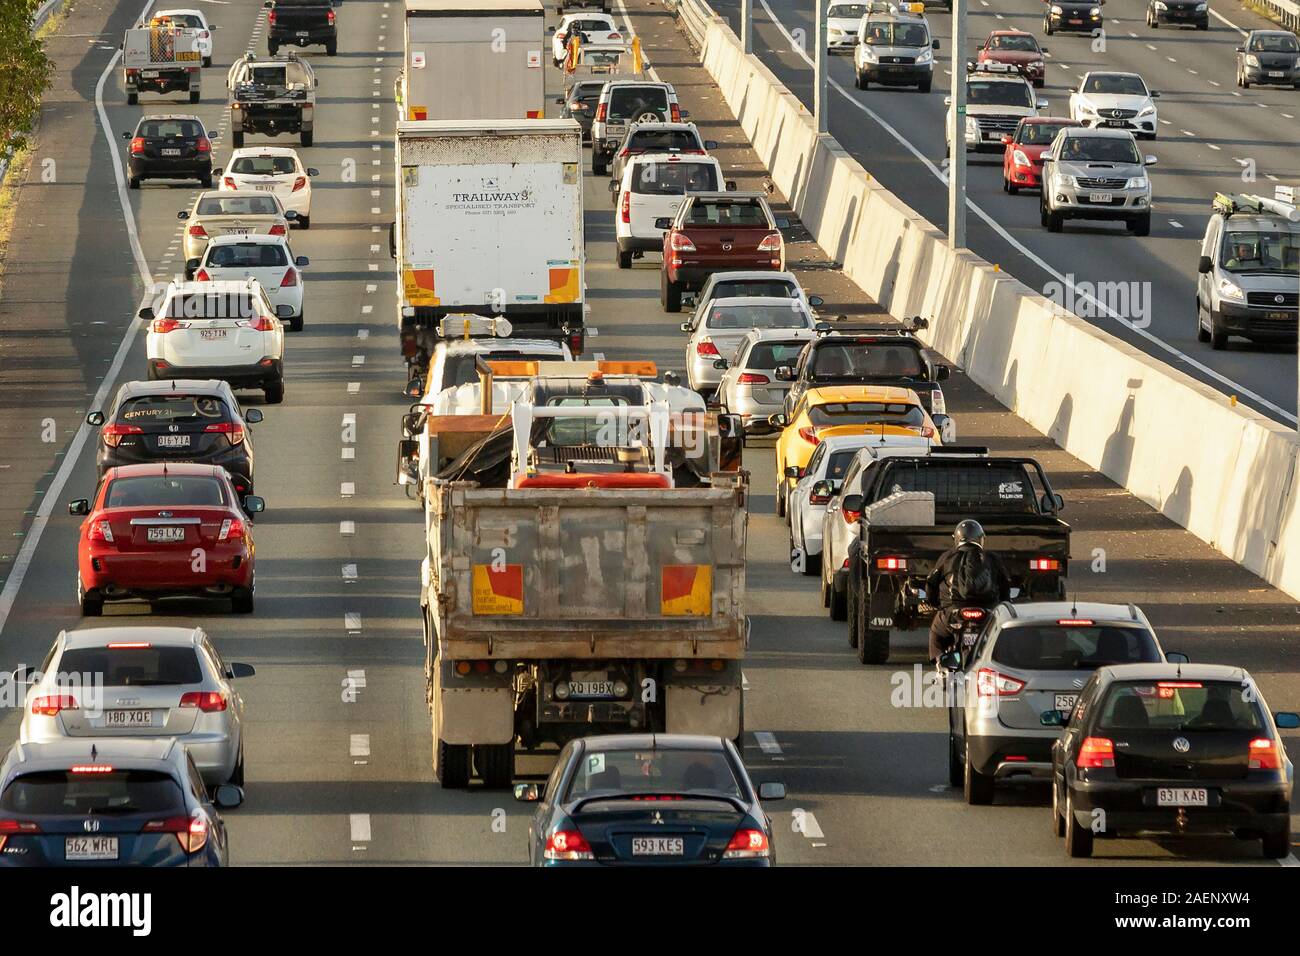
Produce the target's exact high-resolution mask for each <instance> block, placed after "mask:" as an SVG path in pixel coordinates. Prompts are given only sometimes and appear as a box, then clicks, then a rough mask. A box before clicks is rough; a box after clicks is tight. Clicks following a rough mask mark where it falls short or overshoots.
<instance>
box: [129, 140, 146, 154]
mask: <svg viewBox="0 0 1300 956" xmlns="http://www.w3.org/2000/svg"><path fill="white" fill-rule="evenodd" d="M143 152H144V137H143V136H136V137H135V138H133V139H132V140H131V155H132V156H136V155H138V154H140V153H143Z"/></svg>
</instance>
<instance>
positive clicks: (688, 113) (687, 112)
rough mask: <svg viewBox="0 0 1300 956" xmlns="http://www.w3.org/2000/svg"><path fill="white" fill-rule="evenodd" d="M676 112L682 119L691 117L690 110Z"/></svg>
mask: <svg viewBox="0 0 1300 956" xmlns="http://www.w3.org/2000/svg"><path fill="white" fill-rule="evenodd" d="M678 112H679V113H680V114H681V117H682V119H686V118H687V117H689V116H690V115H691V111H690V110H679V111H678Z"/></svg>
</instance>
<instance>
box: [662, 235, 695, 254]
mask: <svg viewBox="0 0 1300 956" xmlns="http://www.w3.org/2000/svg"><path fill="white" fill-rule="evenodd" d="M668 246H669V248H671V249H672V250H673V251H674V252H694V251H695V243H693V242H691V237H690V236H687V235H685V234H683V233H680V232H674V233H673V238H672V239H671V240H670V241H669V243H668Z"/></svg>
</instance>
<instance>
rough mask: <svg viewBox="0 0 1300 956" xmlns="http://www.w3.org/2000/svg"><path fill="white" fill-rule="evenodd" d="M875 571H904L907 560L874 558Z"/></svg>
mask: <svg viewBox="0 0 1300 956" xmlns="http://www.w3.org/2000/svg"><path fill="white" fill-rule="evenodd" d="M876 570H877V571H906V570H907V558H892V557H891V558H876Z"/></svg>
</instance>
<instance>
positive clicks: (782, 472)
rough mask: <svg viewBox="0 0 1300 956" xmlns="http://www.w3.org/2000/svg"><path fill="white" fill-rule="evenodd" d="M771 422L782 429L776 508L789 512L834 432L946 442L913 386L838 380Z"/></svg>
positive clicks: (808, 394)
mask: <svg viewBox="0 0 1300 956" xmlns="http://www.w3.org/2000/svg"><path fill="white" fill-rule="evenodd" d="M768 422H769V423H770V424H772V425H774V426H776V427H778V428H780V429H782V431H781V437H780V438H778V439H777V441H776V480H777V485H776V513H777V515H778V516H781V517H784V516H785V503H786V496H787V495H789V493H790V490H791V489H792V488H794V486H795V484H796V483H797V482H798V481H799V478H800V477H801V476H802V475H803V470H804V468H805V467H806V466H807V464H808V459H809V458H811V457H812V453H813V451H814V450H815V449H816V448H817V446H818V445H819V444H821V442H822V439H824V438H828V437H830V436H831V435H876V434H879V435H880V436H881V437H882V438H887V437H888V436H890V435H904V436H913V437H915V436H918V435H919V436H921V437H923V438H928V439H930V441H931V442H932V443H933V444H936V445H939V444H942V441H941V440H940V436H939V429H938V428H936V427H935V424H934V421H933V420H932V419H931V418H930V416H929V414H928V413H927V412H926V410H925V407H924V406H923V405H922V404H921V399H920V398H919V397H918V396H917V394H916V392H914V391H912V390H911V389H910V388H898V387H895V386H886V385H832V386H827V387H825V388H810V389H808V391H806V392H804V394H803V395H801V396H800V398H799V404H797V405H796V406H795V408H794V411H793V413H792V414H791V416H790V417H789V419H788V420H787V419H786V416H785V414H784V413H778V414H776V415H773V416H772V417H771V418H769V419H768Z"/></svg>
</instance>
